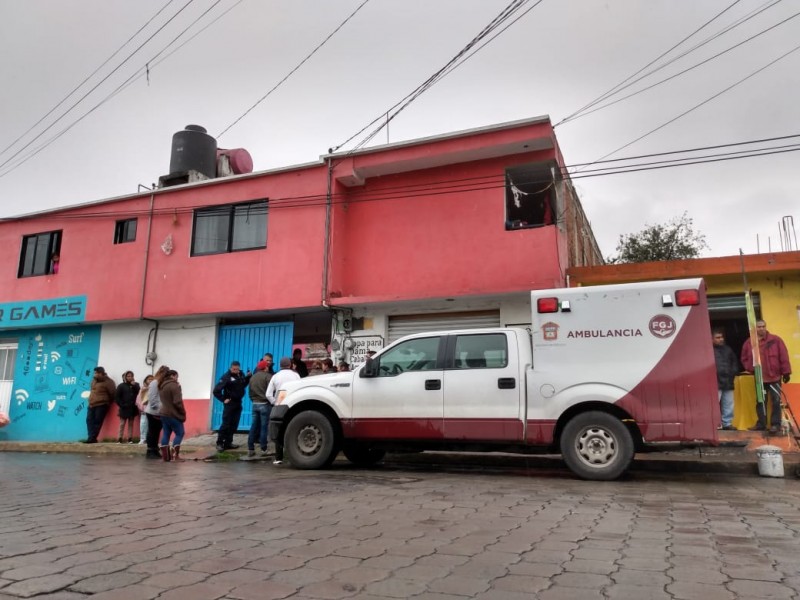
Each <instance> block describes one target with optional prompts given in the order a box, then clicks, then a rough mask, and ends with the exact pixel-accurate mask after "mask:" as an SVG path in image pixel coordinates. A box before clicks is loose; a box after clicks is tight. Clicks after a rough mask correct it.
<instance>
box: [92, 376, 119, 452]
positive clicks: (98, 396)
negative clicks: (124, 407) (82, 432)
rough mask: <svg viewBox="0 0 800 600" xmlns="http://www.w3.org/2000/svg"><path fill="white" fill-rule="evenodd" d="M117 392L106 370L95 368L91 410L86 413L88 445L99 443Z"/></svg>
mask: <svg viewBox="0 0 800 600" xmlns="http://www.w3.org/2000/svg"><path fill="white" fill-rule="evenodd" d="M116 392H117V386H116V385H114V382H113V381H112V380H111V378H110V377H109V376H108V375H106V370H105V369H104V368H103V367H95V369H94V377H92V383H91V387H90V388H89V409H88V410H87V411H86V433H87V437H86V443H87V444H96V443H97V436H98V435H100V430H101V429H102V428H103V421H105V420H106V414H107V413H108V407H109V406H110V405H111V403H112V402H113V401H114V396H115V394H116Z"/></svg>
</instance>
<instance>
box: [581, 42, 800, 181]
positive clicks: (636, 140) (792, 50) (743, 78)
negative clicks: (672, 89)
mask: <svg viewBox="0 0 800 600" xmlns="http://www.w3.org/2000/svg"><path fill="white" fill-rule="evenodd" d="M798 50H800V45H797V46H795V47H794V48H792V49H791V50H789V51H788V52H785V53H784V54H781V55H780V56H779V57H778V58H776V59H774V60H771V61H770V62H768V63H767V64H766V65H764V66H763V67H760V68H758V69H756V70H755V71H753V72H752V73H750V74H749V75H746V76H745V77H742V78H741V79H739V80H738V81H736V82H735V83H733V84H731V85H729V86H728V87H726V88H725V89H723V90H722V91H720V92H717V93H716V94H714V95H712V96H709V97H708V98H706V99H705V100H703V101H702V102H698V103H697V104H695V105H694V106H692V107H691V108H689V109H687V110H685V111H683V112H682V113H680V114H679V115H677V116H675V117H673V118H672V119H669V120H668V121H666V122H664V123H662V124H661V125H659V126H658V127H655V128H654V129H651V130H650V131H648V132H647V133H645V134H643V135H640V136H639V137H638V138H636V139H635V140H632V141H630V142H628V143H627V144H623V145H622V146H620V147H619V148H617V149H616V150H612V151H611V152H609V153H608V154H605V155H603V156H601V157H600V158H599V159H598V161H599V160H603V159H605V158H608V157H609V156H612V155H613V154H616V153H617V152H619V151H620V150H624V149H625V148H628V147H629V146H632V145H633V144H635V143H636V142H639V141H641V140H643V139H644V138H646V137H648V136H650V135H652V134H653V133H655V132H656V131H659V130H661V129H663V128H664V127H666V126H667V125H670V124H672V123H674V122H675V121H677V120H678V119H681V118H682V117H685V116H686V115H688V114H689V113H691V112H693V111H695V110H697V109H698V108H700V107H701V106H703V105H705V104H708V103H709V102H711V101H712V100H715V99H716V98H719V97H720V96H721V95H723V94H725V93H726V92H728V91H730V90H732V89H733V88H735V87H737V86H738V85H740V84H742V83H744V82H745V81H747V80H748V79H750V78H751V77H754V76H755V75H758V74H759V73H761V72H762V71H764V70H765V69H768V68H769V67H771V66H772V65H774V64H775V63H777V62H779V61H781V60H783V59H784V58H786V57H787V56H789V55H790V54H793V53H794V52H797V51H798ZM594 162H597V161H594ZM594 162H591V163H588V164H589V165H592V164H594Z"/></svg>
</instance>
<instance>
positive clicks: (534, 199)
mask: <svg viewBox="0 0 800 600" xmlns="http://www.w3.org/2000/svg"><path fill="white" fill-rule="evenodd" d="M557 173H558V171H557V170H556V164H555V163H536V164H531V165H522V166H519V167H511V168H509V169H506V229H507V230H511V229H526V228H530V227H542V226H544V225H552V224H553V223H555V222H556V221H557V214H556V181H557V179H556V177H557Z"/></svg>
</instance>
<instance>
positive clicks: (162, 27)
mask: <svg viewBox="0 0 800 600" xmlns="http://www.w3.org/2000/svg"><path fill="white" fill-rule="evenodd" d="M218 1H219V0H218ZM192 2H194V0H187V2H186V4H184V5H183V6H182V7H181V8H180V9H179V10H178V12H176V13H175V14H174V15H172V16H171V17H170V18H169V19H167V21H166V22H165V23H164V24H163V25H161V27H159V28H158V29H157V30H156V31H155V33H153V34H152V35H151V36H150V37H148V38H147V39H146V40H145V41H144V42H142V43H141V44H140V45H139V46H138V47H137V48H136V49H135V50H134V51H133V52H131V53H130V54H129V55H128V56H127V57H126V58H125V59H124V60H123V61H122V62H121V63H119V64H118V65H117V66H116V67H114V68H113V69H112V70H111V72H110V73H108V74H107V75H106V76H105V77H103V78H102V79H101V80H100V81H99V82H98V83H97V84H95V85H94V87H92V88H91V89H90V90H89V91H88V92H86V93H85V94H83V96H81V97H80V98H78V100H77V101H76V102H74V103H73V104H72V105H71V106H70V107H69V108H68V109H67V110H66V111H64V112H63V113H61V115H59V116H58V117H57V118H56V120H55V121H53V122H52V123H51V124H50V125H48V126H47V127H45V128H44V129H43V130H42V131H41V132H39V133H38V134H37V135H36V136H35V137H34V138H33V139H32V140H30V141H29V142H28V143H27V144H25V145H24V146H22V148H20V149H19V152H21V151H23V150H25V149H27V148H29V147H30V146H31V144H33V143H34V142H35V141H36V140H38V139H39V138H40V137H42V136H43V135H44V134H45V133H46V132H48V131H49V130H50V129H52V128H53V127H54V126H55V124H56V123H58V122H59V121H60V120H61V119H63V118H64V117H65V116H66V115H67V114H69V113H70V112H71V111H72V109H73V108H75V107H76V106H78V104H80V103H81V102H83V101H84V100H85V99H86V97H87V96H89V94H91V93H92V92H94V91H95V90H96V89H97V88H98V87H100V86H101V85H102V84H103V83H105V82H106V81H107V80H108V78H109V77H111V76H112V75H113V74H114V73H116V72H117V71H118V70H119V69H120V68H122V66H123V65H125V63H127V62H128V61H129V60H130V59H131V58H133V57H134V56H135V55H136V53H138V52H139V50H141V49H142V48H143V47H144V46H145V45H146V44H147V43H148V42H150V40H152V39H153V38H154V37H155V36H156V35H158V34H159V33H160V32H161V31H162V30H163V29H164V28H165V27H166V26H167V25H169V24H170V23H171V22H172V21H173V20H174V19H175V18H176V17H177V16H178V15H179V14H181V13H182V12H183V11H184V10H186V8H188V6H189V5H190V4H191V3H192ZM58 137H60V136H58ZM12 158H13V157H12ZM12 158H9V159H6V160H5V161H4V162H2V163H0V168H2V167H4V166H6V165H7V164H8V163H9V162H11V160H12ZM3 175H5V173H4V174H3ZM3 175H0V177H2V176H3Z"/></svg>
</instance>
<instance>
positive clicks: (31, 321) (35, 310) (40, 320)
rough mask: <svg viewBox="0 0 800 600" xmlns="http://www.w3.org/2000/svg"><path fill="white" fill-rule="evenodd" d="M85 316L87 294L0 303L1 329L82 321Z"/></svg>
mask: <svg viewBox="0 0 800 600" xmlns="http://www.w3.org/2000/svg"><path fill="white" fill-rule="evenodd" d="M85 318H86V296H70V297H68V298H50V299H48V300H34V301H33V302H5V303H2V304H0V330H2V329H12V328H15V327H39V326H42V325H60V324H64V323H82V322H83V321H84V320H85Z"/></svg>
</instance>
